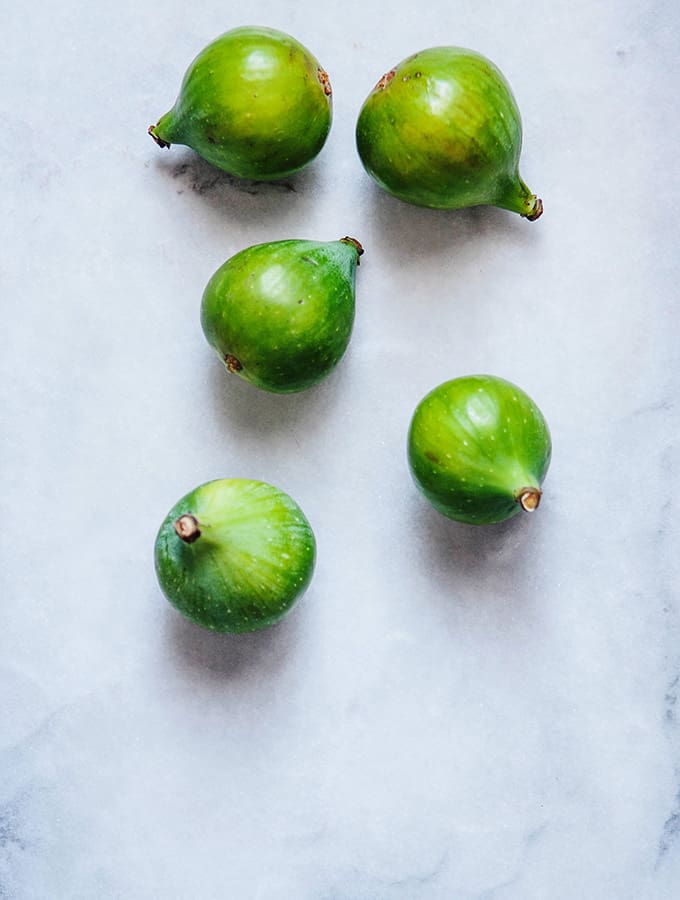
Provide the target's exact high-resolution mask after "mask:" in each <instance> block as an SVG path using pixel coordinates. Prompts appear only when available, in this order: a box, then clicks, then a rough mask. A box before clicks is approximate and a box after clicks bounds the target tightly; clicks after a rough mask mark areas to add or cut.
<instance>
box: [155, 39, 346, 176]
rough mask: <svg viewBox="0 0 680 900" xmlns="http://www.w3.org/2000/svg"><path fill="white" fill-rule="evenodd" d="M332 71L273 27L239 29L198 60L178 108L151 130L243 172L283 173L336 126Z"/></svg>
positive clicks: (159, 139)
mask: <svg viewBox="0 0 680 900" xmlns="http://www.w3.org/2000/svg"><path fill="white" fill-rule="evenodd" d="M331 119H332V108H331V86H330V81H329V79H328V75H327V74H326V72H325V71H324V70H323V69H322V68H321V66H320V65H319V62H318V61H317V60H316V58H315V57H314V56H312V54H311V53H310V52H309V50H307V49H306V48H305V47H303V46H302V44H300V43H298V41H296V40H295V39H294V38H292V37H290V35H287V34H284V33H283V32H282V31H276V30H274V29H273V28H259V27H245V28H235V29H233V30H232V31H228V32H227V33H226V34H223V35H222V36H221V37H219V38H217V40H216V41H214V42H213V43H212V44H209V45H208V46H207V47H206V48H205V50H203V51H202V52H201V53H199V55H198V56H197V57H196V59H195V60H194V61H193V62H192V63H191V65H190V66H189V69H188V71H187V73H186V75H185V76H184V80H183V82H182V87H181V89H180V93H179V97H178V98H177V101H176V102H175V105H174V106H173V108H172V109H171V110H170V111H169V112H167V113H166V114H165V115H164V116H162V117H161V118H160V119H159V121H158V123H157V124H156V125H152V126H151V127H150V128H149V134H150V135H151V136H152V137H153V138H154V140H155V141H156V143H157V144H159V145H160V146H161V147H169V146H170V145H171V144H186V145H187V146H189V147H191V148H192V149H193V150H195V151H196V152H197V153H198V154H200V155H201V156H202V157H203V158H204V159H206V160H207V161H208V162H209V163H212V164H213V165H214V166H217V167H218V168H219V169H223V170H224V171H225V172H229V173H231V174H232V175H238V176H239V177H241V178H251V179H254V180H257V181H267V180H271V179H273V178H284V177H285V176H287V175H290V174H291V173H293V172H296V171H297V170H298V169H301V168H302V167H303V166H305V165H306V164H307V163H308V162H309V161H310V160H312V159H313V158H314V157H315V156H316V155H317V153H318V152H319V151H320V150H321V148H322V147H323V145H324V142H325V140H326V137H327V136H328V132H329V129H330V127H331Z"/></svg>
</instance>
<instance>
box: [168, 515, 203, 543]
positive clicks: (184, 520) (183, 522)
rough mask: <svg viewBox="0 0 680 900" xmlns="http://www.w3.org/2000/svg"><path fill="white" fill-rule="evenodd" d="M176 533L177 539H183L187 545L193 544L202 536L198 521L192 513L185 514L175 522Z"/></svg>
mask: <svg viewBox="0 0 680 900" xmlns="http://www.w3.org/2000/svg"><path fill="white" fill-rule="evenodd" d="M174 524H175V532H176V533H177V537H179V538H181V540H183V541H184V543H185V544H193V543H194V541H197V540H198V539H199V538H200V536H201V529H200V528H199V524H198V519H197V518H196V516H192V515H191V513H185V515H183V516H180V517H179V519H177V520H176V521H175V523H174Z"/></svg>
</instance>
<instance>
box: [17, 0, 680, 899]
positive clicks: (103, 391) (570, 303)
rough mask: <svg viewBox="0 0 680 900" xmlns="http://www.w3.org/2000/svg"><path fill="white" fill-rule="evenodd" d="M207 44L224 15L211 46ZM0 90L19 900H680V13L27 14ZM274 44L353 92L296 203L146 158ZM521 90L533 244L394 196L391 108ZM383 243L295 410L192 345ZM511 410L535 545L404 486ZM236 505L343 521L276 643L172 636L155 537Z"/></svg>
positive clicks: (513, 7) (475, 214)
mask: <svg viewBox="0 0 680 900" xmlns="http://www.w3.org/2000/svg"><path fill="white" fill-rule="evenodd" d="M196 6H198V9H196ZM2 19H3V28H2V53H1V54H0V83H1V84H2V94H1V98H0V123H1V126H2V139H1V141H0V166H1V169H0V171H1V173H2V183H3V191H2V193H3V199H4V202H3V207H4V210H3V215H2V217H1V218H0V246H1V247H2V271H1V277H2V288H1V292H2V293H1V296H2V306H3V313H4V315H3V321H4V328H3V336H4V341H3V348H4V349H3V353H2V354H1V355H0V379H1V381H0V383H1V385H2V388H1V391H2V417H3V423H4V424H3V431H2V444H1V448H2V449H1V453H2V455H1V457H0V462H1V464H2V479H3V487H2V518H3V529H2V532H3V533H2V538H1V540H0V555H1V557H2V558H1V561H0V579H1V581H2V613H1V614H2V623H1V626H0V643H1V645H2V650H1V653H0V694H1V697H2V728H1V732H0V742H1V744H0V746H1V753H0V766H1V777H0V897H2V898H3V900H29V898H30V900H60V898H64V900H76V898H77V900H89V898H97V900H113V898H117V900H118V898H120V900H147V898H149V900H156V898H158V900H161V898H163V900H185V898H186V900H251V898H252V900H548V898H549V900H577V898H578V900H582V898H585V900H671V898H677V897H678V896H679V895H680V799H679V794H678V792H679V789H680V725H679V724H678V721H677V718H676V716H677V705H676V698H677V696H678V691H679V687H678V685H679V683H680V682H679V678H680V623H679V621H678V600H677V587H678V574H679V571H678V563H677V550H678V537H679V531H678V526H677V516H678V449H677V434H678V426H679V424H680V423H679V421H678V407H677V403H676V396H677V391H678V383H679V381H680V367H679V365H678V353H679V351H678V323H677V315H675V313H676V301H675V295H676V293H677V288H676V285H677V281H678V276H679V275H680V272H679V271H678V263H677V246H678V236H677V206H678V202H679V201H680V191H679V190H678V188H679V178H678V167H677V147H678V143H679V141H680V128H679V126H678V108H677V97H678V93H679V90H680V78H679V76H678V68H677V57H678V40H679V36H680V34H679V32H680V14H679V13H678V7H677V4H676V3H675V2H657V3H647V2H614V0H609V2H602V3H593V2H592V0H575V2H572V3H569V4H539V3H526V2H519V0H517V2H514V0H503V2H500V0H493V2H492V0H487V2H480V0H462V2H459V3H456V4H451V3H450V2H448V0H446V2H445V0H432V2H429V3H407V2H404V0H398V2H395V3H393V4H391V5H390V6H387V5H384V4H381V5H380V7H379V8H378V7H375V6H373V7H371V6H368V5H367V4H366V3H361V2H358V0H346V2H343V3H341V4H340V3H336V4H321V3H318V2H312V0H301V2H298V3H297V4H296V5H295V6H293V5H292V4H290V5H289V4H284V3H283V2H273V0H272V2H264V0H253V2H252V3H249V4H248V5H247V8H244V9H241V8H239V7H237V6H236V5H233V4H232V5H230V4H225V3H224V2H217V0H208V2H202V3H200V4H197V5H196V4H189V3H186V2H177V0H172V2H170V0H164V2H163V3H160V2H152V0H134V2H133V0H117V2H115V3H109V4H104V3H89V4H88V3H84V2H81V3H78V2H76V0H64V2H62V3H60V4H59V5H58V6H57V5H50V6H49V7H48V4H45V3H43V4H36V3H28V4H26V5H21V4H13V5H11V6H10V4H5V9H4V10H3V15H2ZM242 24H266V25H270V26H273V27H279V28H282V29H284V30H286V31H288V32H290V33H292V34H293V35H295V36H296V37H297V38H298V39H299V40H301V41H302V42H303V43H304V44H306V45H307V46H308V47H309V48H310V49H311V50H312V51H313V52H314V53H315V54H316V55H317V56H318V57H319V59H320V60H321V62H322V64H323V65H324V66H325V67H326V68H327V69H328V71H329V73H330V76H331V80H332V84H333V88H334V102H335V121H334V125H333V129H332V132H331V135H330V138H329V141H328V143H327V146H326V148H325V149H324V150H323V152H322V153H321V155H320V156H319V158H318V159H317V160H316V161H315V162H314V163H313V164H312V165H311V166H310V167H309V168H308V169H307V170H306V171H305V172H304V173H302V174H300V175H298V176H296V177H295V178H291V179H289V180H288V181H287V182H286V183H285V184H284V185H277V184H270V185H253V184H251V183H238V182H236V181H235V180H233V179H231V178H229V177H227V176H224V175H222V174H220V173H218V172H217V171H215V170H213V169H211V168H210V167H209V166H207V165H206V164H204V163H202V162H201V161H200V160H199V159H198V158H196V157H195V156H194V155H192V154H191V152H189V151H186V150H183V149H182V148H180V147H174V148H173V149H172V150H170V151H160V150H159V149H158V148H157V147H156V146H155V145H154V144H153V142H152V141H151V140H150V138H149V137H148V136H147V134H146V128H147V126H148V125H149V124H150V123H152V122H155V121H156V120H157V119H158V117H159V116H160V115H161V114H162V113H163V112H165V111H166V110H167V109H168V108H169V107H170V106H171V105H172V103H173V102H174V99H175V96H176V93H177V90H178V87H179V82H180V79H181V76H182V75H183V73H184V70H185V68H186V66H187V65H188V63H189V61H190V60H191V59H192V58H193V56H194V55H195V54H196V53H197V52H199V51H200V50H201V49H202V47H203V46H204V45H205V44H206V43H208V42H209V41H210V40H212V39H213V38H214V37H216V36H217V35H218V34H220V33H221V32H223V31H225V30H227V29H229V28H231V27H235V26H237V25H242ZM441 43H450V44H459V45H462V46H468V47H472V48H474V49H477V50H479V51H481V52H483V53H485V54H486V55H487V56H489V57H490V58H491V59H493V60H494V61H495V62H496V63H497V64H498V65H499V66H500V68H501V69H502V70H503V71H504V73H505V74H506V76H507V77H508V79H509V80H510V82H511V84H512V85H513V89H514V91H515V93H516V96H517V99H518V102H519V105H520V108H521V110H522V114H523V119H524V125H525V143H524V152H523V157H522V166H521V170H522V174H523V176H524V178H525V180H526V181H527V182H528V184H529V185H530V186H531V187H532V189H533V190H534V191H536V192H538V193H539V195H541V196H542V197H543V199H544V202H545V214H544V216H543V218H542V219H540V220H539V221H538V222H536V223H533V224H531V223H528V222H526V221H523V220H521V219H520V218H519V217H516V216H513V215H512V214H510V213H507V212H503V211H500V210H493V209H478V210H472V211H463V212H451V213H437V212H434V211H428V210H422V209H417V208H412V207H409V206H406V205H404V204H400V203H399V202H398V201H396V200H393V199H391V198H389V197H388V196H386V195H384V194H382V193H381V192H380V191H379V190H378V189H377V188H376V187H375V186H374V185H373V183H372V182H371V181H370V179H369V178H368V176H366V175H365V174H364V172H363V170H362V168H361V166H360V163H359V160H358V158H357V156H356V153H355V150H354V123H355V119H356V115H357V112H358V110H359V107H360V105H361V103H362V102H363V99H364V97H365V96H366V94H367V93H368V92H369V90H370V89H371V88H372V86H373V85H374V84H375V82H376V81H377V79H378V78H379V77H380V75H382V74H383V72H385V71H386V70H388V69H389V68H390V67H391V66H392V65H394V64H395V63H397V62H398V61H399V60H401V59H402V58H403V57H405V56H407V55H408V54H409V53H411V52H414V51H416V50H419V49H422V48H424V47H427V46H432V45H435V44H441ZM345 234H351V235H355V236H356V237H358V238H359V239H360V240H362V241H363V243H364V245H365V247H366V255H365V256H364V258H363V260H362V265H361V268H360V270H359V272H358V308H357V321H356V328H355V332H354V336H353V339H352V342H351V345H350V349H349V352H348V353H347V356H346V358H345V359H344V361H343V362H342V364H341V365H340V367H339V368H338V370H337V371H336V373H335V374H334V375H333V376H332V377H331V378H330V379H328V380H327V381H326V382H325V383H324V384H323V385H322V386H320V387H318V388H317V389H314V390H312V391H309V392H307V393H304V394H301V395H297V396H290V397H275V396H269V395H266V394H263V393H260V392H258V391H256V390H255V389H254V388H252V387H250V386H249V385H247V384H245V383H243V382H241V381H240V380H238V379H235V378H227V376H226V373H225V372H224V371H223V369H222V368H221V367H220V365H219V362H218V361H217V359H216V358H215V357H214V356H213V354H212V351H211V350H210V349H209V347H208V346H207V344H206V343H205V341H204V339H203V336H202V334H201V331H200V327H199V323H198V310H199V302H200V296H201V292H202V290H203V287H204V285H205V283H206V281H207V279H208V278H209V276H210V275H211V274H212V272H213V271H214V270H215V269H216V268H217V267H218V266H219V265H220V264H221V263H222V262H223V261H224V260H225V259H226V258H227V257H228V256H230V255H231V254H233V253H234V252H236V251H237V250H239V249H242V248H244V247H246V246H248V245H250V244H252V243H258V242H262V241H267V240H277V239H281V238H288V237H309V238H315V239H320V240H332V239H335V238H339V237H341V236H343V235H345ZM476 372H491V373H494V374H498V375H501V376H503V377H506V378H509V379H511V380H513V381H515V382H517V383H518V384H519V385H520V386H521V387H523V388H524V389H525V390H526V391H527V392H528V393H529V394H530V395H531V396H532V397H533V398H534V399H535V400H536V402H537V403H538V405H539V406H540V407H541V409H542V410H543V412H544V414H545V416H546V418H547V419H548V421H549V423H550V425H551V428H552V433H553V439H554V457H553V463H552V468H551V471H550V473H549V476H548V479H547V482H546V484H545V496H544V502H543V504H542V506H541V508H540V510H539V511H538V512H537V513H536V514H535V515H534V516H533V517H528V516H524V517H523V518H522V519H521V520H515V521H513V522H511V523H508V524H506V525H503V526H497V527H493V528H488V529H483V530H479V529H474V528H470V527H465V526H461V525H457V524H455V523H453V522H449V521H447V520H445V519H444V518H442V517H441V516H439V515H438V514H437V513H435V512H434V511H433V510H432V509H430V508H429V507H428V505H427V504H426V503H425V501H424V500H423V499H422V498H421V497H420V495H419V494H418V493H417V491H416V489H415V488H414V487H413V485H412V483H411V481H410V478H409V474H408V471H407V468H406V464H405V434H406V429H407V426H408V422H409V419H410V416H411V413H412V411H413V409H414V407H415V405H416V404H417V402H418V401H419V400H420V398H421V397H422V396H423V395H424V394H425V393H426V392H427V391H428V390H429V389H430V388H432V387H434V386H435V385H436V384H438V383H440V382H441V381H444V380H446V379H448V378H451V377H455V376H457V375H463V374H470V373H476ZM221 476H246V477H255V478H262V479H265V480H268V481H271V482H273V483H275V484H277V485H279V486H280V487H282V488H283V489H285V490H286V491H288V492H289V493H291V494H292V495H293V496H294V497H295V498H296V499H297V500H298V502H299V503H300V504H301V506H302V507H303V509H304V510H305V511H306V513H307V515H308V517H309V518H310V520H311V521H312V523H313V525H314V527H315V530H316V533H317V537H318V545H319V557H318V567H317V571H316V576H315V579H314V581H313V584H312V586H311V588H310V590H309V592H308V593H307V595H306V596H305V598H304V599H303V601H302V602H301V603H300V604H299V605H298V606H297V607H296V609H295V610H294V612H293V613H292V614H291V616H290V617H289V618H288V619H287V620H286V621H285V622H284V623H283V624H281V625H280V626H279V627H277V628H275V629H272V630H269V631H267V632H265V633H260V634H256V635H250V636H243V637H237V638H232V637H228V636H227V637H220V636H216V635H212V634H209V633H204V632H202V631H201V630H200V629H198V628H196V627H194V626H192V625H190V624H189V623H187V622H185V621H184V620H182V619H181V618H180V616H179V615H178V614H176V613H175V612H174V611H173V610H172V609H171V608H170V607H169V606H168V605H167V604H166V602H165V601H164V599H163V598H162V596H161V594H160V591H159V589H158V587H157V585H156V581H155V577H154V573H153V567H152V547H153V540H154V536H155V533H156V530H157V527H158V525H159V524H160V521H161V520H162V518H163V517H164V515H165V514H166V512H167V510H168V509H169V508H170V506H172V504H173V503H174V502H175V500H177V499H178V498H179V497H180V496H181V495H182V494H184V493H185V492H186V491H187V490H189V489H191V488H192V487H194V486H195V485H197V484H199V483H201V482H203V481H206V480H209V479H212V478H215V477H221Z"/></svg>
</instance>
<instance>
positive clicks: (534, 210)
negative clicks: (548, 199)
mask: <svg viewBox="0 0 680 900" xmlns="http://www.w3.org/2000/svg"><path fill="white" fill-rule="evenodd" d="M527 206H530V207H531V209H530V210H529V212H528V213H527V214H526V216H525V219H527V220H528V221H529V222H535V221H536V219H538V218H540V216H542V215H543V201H542V200H541V198H540V197H532V198H531V199H530V200H527Z"/></svg>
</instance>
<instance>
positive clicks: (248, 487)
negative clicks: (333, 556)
mask: <svg viewBox="0 0 680 900" xmlns="http://www.w3.org/2000/svg"><path fill="white" fill-rule="evenodd" d="M315 553H316V544H315V540H314V533H313V532H312V528H311V526H310V524H309V522H308V521H307V519H306V518H305V516H304V514H303V512H302V510H301V509H300V507H299V506H298V505H297V503H295V501H294V500H293V499H292V498H291V497H289V496H288V494H285V493H284V492H283V491H281V490H279V489H278V488H276V487H273V486H272V485H271V484H266V483H265V482H263V481H250V480H248V479H244V478H231V479H222V480H218V481H210V482H208V483H207V484H203V485H201V486H200V487H198V488H196V489H195V490H193V491H191V493H189V494H187V495H186V497H183V498H182V499H181V500H180V501H179V502H178V503H177V504H176V505H175V506H174V507H173V508H172V509H171V510H170V512H169V513H168V515H167V517H166V519H165V521H164V522H163V524H162V525H161V528H160V531H159V532H158V536H157V538H156V546H155V563H156V574H157V576H158V581H159V584H160V586H161V589H162V590H163V593H164V594H165V596H166V597H167V598H168V600H169V601H170V603H172V605H173V606H175V607H176V608H177V609H178V610H179V611H180V612H181V613H183V614H184V615H185V616H187V617H188V618H189V619H191V620H192V621H194V622H196V623H197V624H198V625H202V626H203V627H204V628H209V629H211V630H212V631H228V632H234V633H236V632H242V631H255V630H257V629H259V628H265V627H266V626H268V625H273V624H274V623H275V622H278V621H279V619H281V618H282V617H283V616H284V615H285V614H286V613H287V612H288V610H289V609H290V608H291V607H292V605H293V604H294V603H295V601H296V600H297V599H298V598H299V597H300V596H301V595H302V594H303V593H304V591H305V590H306V588H307V586H308V585H309V582H310V580H311V577H312V572H313V570H314V560H315Z"/></svg>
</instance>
